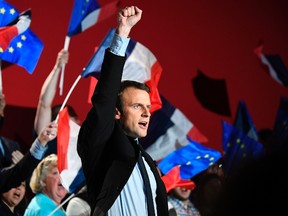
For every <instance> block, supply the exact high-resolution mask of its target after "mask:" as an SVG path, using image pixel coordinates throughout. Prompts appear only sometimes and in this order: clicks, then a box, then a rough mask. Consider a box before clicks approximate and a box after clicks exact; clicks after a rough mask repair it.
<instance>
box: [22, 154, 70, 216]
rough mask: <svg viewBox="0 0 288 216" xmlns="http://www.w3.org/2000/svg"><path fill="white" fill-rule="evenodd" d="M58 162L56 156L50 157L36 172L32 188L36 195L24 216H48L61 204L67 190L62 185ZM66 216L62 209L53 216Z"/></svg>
mask: <svg viewBox="0 0 288 216" xmlns="http://www.w3.org/2000/svg"><path fill="white" fill-rule="evenodd" d="M57 161H58V158H57V155H56V154H51V155H48V156H47V157H45V158H44V159H43V160H42V161H41V162H40V163H39V164H38V166H37V167H36V169H35V170H34V172H33V174H32V177H31V180H30V188H31V190H32V192H33V193H34V194H36V195H35V196H34V197H33V199H32V200H31V201H30V203H29V205H28V207H27V209H26V211H25V213H24V216H34V215H37V216H48V215H49V214H51V212H53V211H54V210H56V209H57V207H58V206H59V205H60V204H61V201H62V199H63V198H64V197H65V195H66V194H67V190H66V189H65V188H64V187H63V185H62V184H61V181H60V175H59V172H58V168H57ZM65 215H66V213H65V210H64V209H63V208H62V207H61V208H59V209H57V210H56V211H55V212H54V213H53V216H65Z"/></svg>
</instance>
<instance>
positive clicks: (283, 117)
mask: <svg viewBox="0 0 288 216" xmlns="http://www.w3.org/2000/svg"><path fill="white" fill-rule="evenodd" d="M273 132H274V134H273V135H274V137H273V139H274V140H275V142H274V143H275V145H277V146H271V147H272V148H275V147H277V148H279V147H284V146H283V145H286V146H287V141H288V99H287V97H284V96H283V97H281V99H280V103H279V107H278V111H277V116H276V119H275V123H274V128H273ZM286 148H287V147H286Z"/></svg>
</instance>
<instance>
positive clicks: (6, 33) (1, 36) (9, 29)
mask: <svg viewBox="0 0 288 216" xmlns="http://www.w3.org/2000/svg"><path fill="white" fill-rule="evenodd" d="M17 35H18V29H17V27H16V26H6V27H2V28H1V29H0V52H4V51H5V50H6V49H7V47H8V46H9V44H10V42H11V40H12V39H13V38H14V37H16V36H17Z"/></svg>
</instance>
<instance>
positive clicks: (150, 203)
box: [138, 152, 155, 216]
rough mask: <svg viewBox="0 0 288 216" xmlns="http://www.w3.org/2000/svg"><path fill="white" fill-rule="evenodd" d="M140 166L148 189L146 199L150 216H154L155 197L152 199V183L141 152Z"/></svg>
mask: <svg viewBox="0 0 288 216" xmlns="http://www.w3.org/2000/svg"><path fill="white" fill-rule="evenodd" d="M138 164H139V168H140V172H141V175H142V178H143V181H144V185H145V188H146V197H147V205H148V216H154V215H155V212H154V204H153V197H152V191H151V186H150V181H149V177H148V174H147V170H146V168H145V165H144V162H143V158H142V154H141V152H140V153H139V158H138Z"/></svg>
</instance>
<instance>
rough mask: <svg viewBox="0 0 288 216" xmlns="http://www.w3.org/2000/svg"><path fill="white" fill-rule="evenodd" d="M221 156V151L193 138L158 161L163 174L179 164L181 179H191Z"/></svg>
mask: <svg viewBox="0 0 288 216" xmlns="http://www.w3.org/2000/svg"><path fill="white" fill-rule="evenodd" d="M221 157H222V155H221V153H220V152H219V151H217V150H214V149H212V148H207V147H205V146H204V145H202V144H200V143H197V142H195V141H193V140H191V142H190V143H189V144H188V145H186V146H184V147H181V148H179V149H177V150H175V151H173V152H171V153H170V154H168V155H167V156H166V157H165V158H163V159H162V160H161V161H160V162H159V163H158V167H159V168H160V170H161V172H162V173H163V174H166V173H168V172H169V171H170V170H171V169H172V168H173V167H175V166H178V165H180V176H181V178H182V179H191V178H192V177H193V176H195V175H197V174H198V173H200V172H202V171H204V170H206V169H207V168H208V167H209V166H210V165H212V164H214V163H215V162H216V161H218V160H219V159H220V158H221Z"/></svg>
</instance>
